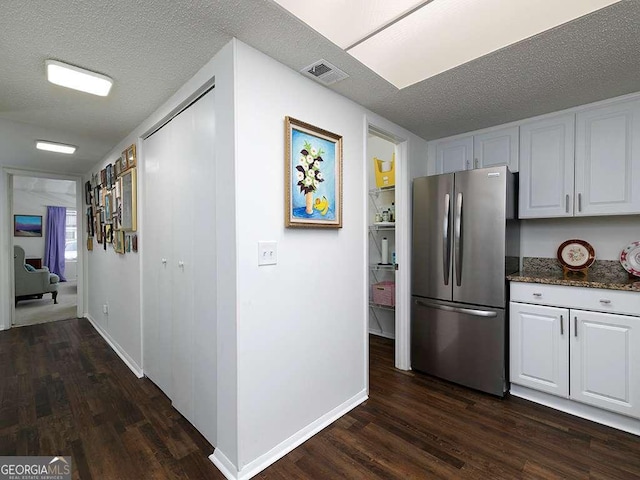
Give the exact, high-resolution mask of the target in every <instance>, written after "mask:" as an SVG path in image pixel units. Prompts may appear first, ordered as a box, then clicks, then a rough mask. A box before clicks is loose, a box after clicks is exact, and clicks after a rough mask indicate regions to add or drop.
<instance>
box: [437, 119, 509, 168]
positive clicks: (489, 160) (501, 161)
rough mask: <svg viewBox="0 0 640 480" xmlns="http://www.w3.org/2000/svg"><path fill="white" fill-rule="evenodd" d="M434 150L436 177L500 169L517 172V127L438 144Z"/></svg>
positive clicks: (443, 141) (494, 130) (440, 141)
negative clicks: (461, 172)
mask: <svg viewBox="0 0 640 480" xmlns="http://www.w3.org/2000/svg"><path fill="white" fill-rule="evenodd" d="M435 146H436V148H435V150H436V173H437V174H440V173H451V172H459V171H461V170H471V169H474V168H485V167H497V166H500V165H507V166H508V167H509V170H511V171H512V172H517V171H518V127H517V126H515V127H507V128H499V129H492V130H489V131H485V132H483V133H478V134H476V135H467V136H464V137H456V138H452V139H444V140H437V141H436V143H435Z"/></svg>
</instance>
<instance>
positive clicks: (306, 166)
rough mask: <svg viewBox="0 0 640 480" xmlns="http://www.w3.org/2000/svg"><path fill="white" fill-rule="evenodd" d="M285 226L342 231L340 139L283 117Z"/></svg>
mask: <svg viewBox="0 0 640 480" xmlns="http://www.w3.org/2000/svg"><path fill="white" fill-rule="evenodd" d="M285 141H286V145H285V152H286V154H285V180H284V181H285V192H286V193H285V221H284V223H285V227H288V228H290V227H314V228H342V136H341V135H337V134H335V133H331V132H328V131H327V130H323V129H321V128H318V127H314V126H313V125H311V124H309V123H305V122H302V121H300V120H296V119H295V118H291V117H285Z"/></svg>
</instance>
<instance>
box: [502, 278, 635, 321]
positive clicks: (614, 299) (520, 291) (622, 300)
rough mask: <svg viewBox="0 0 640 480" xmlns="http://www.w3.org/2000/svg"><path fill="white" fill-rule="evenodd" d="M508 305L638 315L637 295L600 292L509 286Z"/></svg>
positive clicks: (586, 289) (632, 293)
mask: <svg viewBox="0 0 640 480" xmlns="http://www.w3.org/2000/svg"><path fill="white" fill-rule="evenodd" d="M510 291H511V301H513V302H522V303H531V304H534V305H549V306H554V307H565V308H579V309H581V310H593V311H597V312H610V313H622V314H627V315H640V293H638V292H622V291H619V290H607V289H601V288H586V287H565V286H562V285H543V284H540V283H524V282H511V290H510Z"/></svg>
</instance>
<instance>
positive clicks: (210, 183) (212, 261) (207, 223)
mask: <svg viewBox="0 0 640 480" xmlns="http://www.w3.org/2000/svg"><path fill="white" fill-rule="evenodd" d="M191 108H193V109H194V110H193V114H194V116H195V118H196V121H195V123H194V129H195V130H194V138H195V140H196V141H195V142H194V145H193V147H194V150H193V153H194V155H193V157H192V158H193V161H194V165H193V167H194V169H193V172H194V173H195V177H194V178H193V179H192V183H193V189H192V190H193V197H194V198H193V205H192V209H193V214H194V217H195V218H196V223H197V226H196V230H195V231H196V232H197V234H196V238H194V242H193V248H192V251H193V255H194V258H195V261H196V263H197V266H196V268H195V269H194V271H193V288H192V290H193V295H194V309H193V314H194V338H193V340H194V344H193V351H194V352H195V357H194V365H193V367H194V371H193V375H194V376H193V380H194V398H193V410H194V422H193V423H194V425H195V426H196V428H197V429H198V430H199V431H200V433H202V434H203V435H204V437H205V438H206V439H207V440H209V442H211V444H213V445H216V444H217V437H216V425H217V423H216V420H217V419H216V412H217V407H216V405H217V403H216V402H217V391H216V385H217V382H216V379H217V377H216V365H217V355H216V351H217V350H216V338H217V323H216V306H217V305H216V293H217V290H218V289H217V286H216V216H215V190H214V188H215V149H214V147H215V143H214V140H215V138H216V123H215V95H214V91H213V90H212V91H211V92H209V93H208V94H207V95H205V96H204V97H203V98H201V99H200V100H198V102H197V103H195V104H194V105H193V106H192V107H191Z"/></svg>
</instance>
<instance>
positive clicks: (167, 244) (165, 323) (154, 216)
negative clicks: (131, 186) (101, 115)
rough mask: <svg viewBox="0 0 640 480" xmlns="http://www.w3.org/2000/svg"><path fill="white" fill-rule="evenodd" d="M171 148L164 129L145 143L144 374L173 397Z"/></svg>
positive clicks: (169, 138) (168, 137) (167, 132)
mask: <svg viewBox="0 0 640 480" xmlns="http://www.w3.org/2000/svg"><path fill="white" fill-rule="evenodd" d="M171 144H172V140H171V134H170V130H169V129H168V128H166V129H164V128H163V129H161V130H159V131H158V132H156V133H155V134H154V135H152V136H151V137H149V138H148V139H146V140H145V142H144V146H143V156H144V162H145V169H144V170H145V172H144V173H145V183H144V187H145V188H144V202H143V207H144V227H145V243H144V256H143V280H144V283H143V301H144V321H143V336H144V343H143V346H144V371H145V374H146V375H147V376H148V377H149V378H150V379H151V380H152V381H153V382H154V383H155V384H156V385H158V387H159V388H160V389H161V390H162V391H163V392H164V393H165V394H166V395H167V396H169V397H170V396H171V358H170V355H169V352H170V351H171V350H170V348H171V343H170V342H171V314H170V312H171V309H172V306H171V303H172V296H171V271H170V270H169V269H168V264H163V259H165V260H167V262H168V261H170V260H171V248H172V246H171V244H172V232H171V228H170V226H171V211H170V209H168V208H166V207H165V208H162V206H163V205H164V206H166V205H171V203H172V202H171V198H170V197H169V198H168V195H170V193H171V190H168V189H167V188H166V177H167V172H168V170H169V168H170V165H169V164H168V163H169V162H168V160H170V157H169V156H168V155H167V149H169V148H170V146H171Z"/></svg>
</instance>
